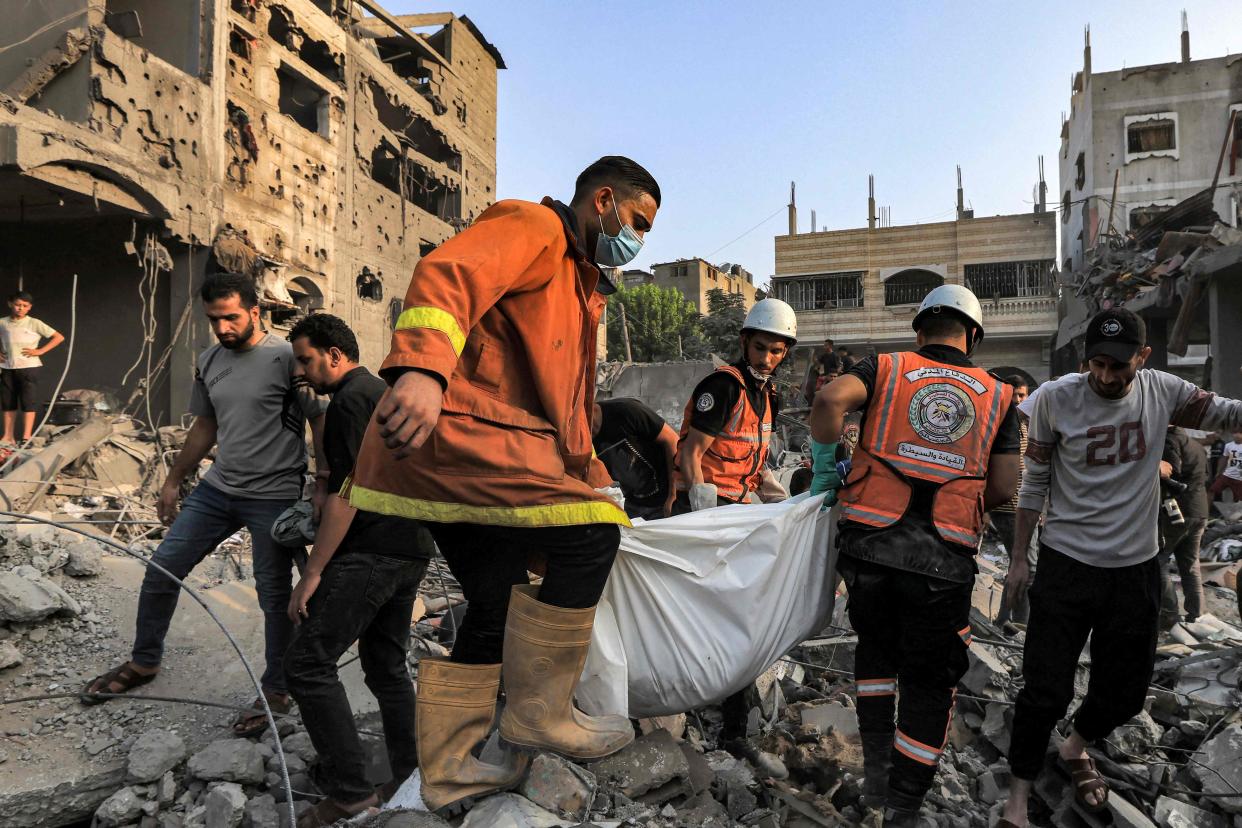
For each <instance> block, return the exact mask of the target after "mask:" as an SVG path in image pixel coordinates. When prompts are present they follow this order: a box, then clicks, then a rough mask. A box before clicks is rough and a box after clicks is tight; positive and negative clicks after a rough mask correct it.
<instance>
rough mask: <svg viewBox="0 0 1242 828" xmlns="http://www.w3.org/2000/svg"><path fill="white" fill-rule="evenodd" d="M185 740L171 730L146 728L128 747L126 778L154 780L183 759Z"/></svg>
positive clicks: (135, 780)
mask: <svg viewBox="0 0 1242 828" xmlns="http://www.w3.org/2000/svg"><path fill="white" fill-rule="evenodd" d="M185 755H186V747H185V742H184V741H183V740H182V739H181V737H180V736H178V735H177V734H176V733H173V732H172V731H171V730H148V731H147V732H146V733H143V734H142V735H141V736H139V737H138V740H137V741H135V742H134V744H133V746H132V747H131V748H130V749H129V765H128V768H127V778H128V779H129V781H131V782H154V781H156V780H157V779H159V778H160V777H162V776H163V775H164V774H165V773H166V772H167V771H170V770H172V769H173V768H174V767H176V766H177V764H179V763H180V762H181V761H182V760H183V759H185Z"/></svg>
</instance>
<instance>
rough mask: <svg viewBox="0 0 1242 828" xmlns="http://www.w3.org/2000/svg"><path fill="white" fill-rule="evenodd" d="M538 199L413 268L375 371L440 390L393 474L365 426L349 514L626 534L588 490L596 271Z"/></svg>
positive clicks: (504, 210)
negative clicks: (400, 374)
mask: <svg viewBox="0 0 1242 828" xmlns="http://www.w3.org/2000/svg"><path fill="white" fill-rule="evenodd" d="M553 204H554V202H553V201H552V200H551V199H546V198H545V199H544V200H543V203H542V204H534V203H532V202H526V201H500V202H497V203H496V204H494V205H493V206H491V207H490V208H488V209H487V210H486V211H485V212H484V213H483V214H482V215H481V216H479V218H478V219H477V220H476V221H475V222H474V224H473V225H471V226H470V227H469V228H468V229H466V230H465V231H463V232H462V233H460V234H459V235H457V236H455V237H453V238H452V239H449V240H448V241H446V242H445V243H444V244H442V245H440V247H438V248H437V249H436V250H435V251H433V252H432V253H430V254H428V255H427V256H426V257H424V258H423V259H422V261H420V262H419V263H418V266H417V267H416V268H415V270H414V276H413V279H412V280H411V281H410V287H409V290H408V291H407V292H406V295H405V309H404V311H403V312H402V313H401V316H400V317H399V318H398V320H397V324H396V326H395V329H394V331H393V334H392V348H391V350H390V351H389V354H388V357H387V358H386V359H385V360H384V364H383V366H382V367H381V369H380V370H381V372H382V373H383V372H387V371H388V369H393V368H415V369H418V370H421V371H424V372H426V373H429V374H432V375H433V376H435V377H437V378H439V379H440V380H441V382H442V383H443V384H444V385H445V391H444V404H443V409H442V411H441V414H440V419H439V421H438V422H437V423H436V426H435V429H434V430H433V431H432V433H431V436H430V437H429V438H428V439H427V441H426V442H425V443H423V445H422V446H420V447H419V448H418V449H417V450H415V451H414V453H413V454H412V455H411V456H409V457H407V458H406V459H404V460H402V461H400V462H398V461H395V460H393V458H392V454H391V453H390V452H389V450H388V449H387V448H385V446H384V444H383V441H382V440H381V439H380V436H379V433H378V428H377V426H376V423H375V421H372V422H371V425H370V427H369V428H368V429H367V433H366V436H365V438H364V439H363V443H362V447H361V449H360V450H359V453H358V460H357V465H356V467H355V469H354V473H353V475H352V476H351V479H350V481H349V482H348V483H347V484H346V486H345V487H344V488H343V489H342V494H343V495H345V496H347V497H348V498H349V502H350V503H351V504H352V505H354V506H356V507H358V508H360V509H365V510H367V511H371V512H381V513H383V514H389V515H399V516H401V517H407V518H414V519H416V520H423V521H431V522H438V523H483V524H490V525H500V526H568V525H577V524H588V523H616V524H622V525H627V526H628V525H629V520H628V518H626V515H625V512H623V511H622V510H621V509H620V508H618V507H617V505H616V503H614V502H613V501H612V499H611V498H609V497H607V496H606V495H603V494H600V493H598V492H596V491H595V489H597V488H600V487H604V486H608V485H609V481H610V477H609V475H608V472H607V471H606V470H605V468H604V464H603V463H601V462H600V461H599V460H598V459H596V457H595V453H594V450H593V449H592V446H591V425H590V423H591V411H592V406H593V405H594V401H595V343H596V330H597V328H596V326H597V325H598V324H599V317H600V314H601V312H602V310H603V306H604V297H603V296H602V295H601V294H600V293H598V292H596V289H595V288H596V285H597V284H598V283H599V280H600V278H601V276H600V272H599V270H598V269H597V268H596V267H595V265H594V264H592V263H591V262H589V261H588V260H587V258H586V256H585V255H584V253H583V251H582V249H581V247H580V245H579V242H578V240H577V239H576V237H575V236H574V232H575V231H574V230H572V229H571V228H570V226H569V225H568V224H566V223H565V221H563V220H562V218H561V216H560V214H558V212H557V211H556V209H554V207H553Z"/></svg>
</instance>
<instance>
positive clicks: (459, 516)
mask: <svg viewBox="0 0 1242 828" xmlns="http://www.w3.org/2000/svg"><path fill="white" fill-rule="evenodd" d="M349 503H350V505H351V506H355V507H357V508H359V509H363V510H365V511H368V512H379V513H380V514H384V515H392V516H394V517H403V518H410V519H411V520H425V521H430V522H432V523H482V524H486V525H488V526H532V527H537V526H585V525H586V524H590V523H615V524H617V525H618V526H629V525H630V519H629V518H628V517H626V515H625V512H623V511H621V509H620V508H619V507H618V506H617V504H615V503H612V502H611V501H610V502H607V503H605V502H603V501H596V500H590V501H586V502H582V503H552V504H548V505H546V506H471V505H469V504H466V503H447V502H444V501H439V500H420V499H419V498H414V497H402V496H401V495H397V494H393V493H391V492H381V491H377V490H376V489H368V488H366V487H365V486H359V485H358V484H357V483H353V484H351V485H350V486H349Z"/></svg>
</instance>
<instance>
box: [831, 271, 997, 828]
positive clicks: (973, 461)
mask: <svg viewBox="0 0 1242 828" xmlns="http://www.w3.org/2000/svg"><path fill="white" fill-rule="evenodd" d="M914 330H915V331H916V332H917V334H916V339H917V343H918V350H917V351H905V352H901V353H893V354H881V355H879V356H877V357H872V358H868V359H865V360H862V361H861V362H859V363H858V364H857V365H855V366H854V367H853V368H851V369H850V370H849V371H848V372H847V373H845V374H843V375H842V376H841V377H839V378H838V379H836V380H834V381H833V382H832V383H830V384H829V385H827V386H825V387H824V388H822V389H821V390H820V391H819V393H818V394H816V396H815V400H814V403H813V405H812V409H811V438H812V446H811V449H812V470H813V472H814V478H813V480H812V484H811V492H812V493H813V494H818V493H825V494H826V499H825V502H826V503H829V504H830V503H832V502H834V501H835V500H836V499H837V498H838V497H839V500H840V504H841V524H840V528H839V532H838V538H839V543H840V557H839V562H838V566H839V569H840V572H841V575H842V577H843V578H844V579H845V583H846V586H847V588H848V590H849V615H850V622H851V623H852V624H853V626H854V629H855V631H856V632H857V633H858V647H857V650H856V652H855V685H856V690H857V696H858V724H859V730H860V731H861V733H862V742H863V760H864V768H865V776H864V783H863V795H864V805H866V806H867V807H871V808H880V807H883V808H884V824H885V825H892V826H906V825H910V826H913V825H915V824H917V820H918V812H919V806H920V804H921V803H922V801H923V797H924V795H925V794H926V793H927V790H928V788H930V787H931V784H932V779H933V777H934V776H935V774H936V764H937V762H938V761H939V759H940V755H941V752H942V751H943V750H944V746H945V742H946V740H947V737H948V730H949V720H950V717H951V715H952V710H953V696H954V693H955V688H956V687H957V683H958V681H959V680H960V679H961V677H962V676H963V675H964V674H965V672H966V669H967V667H968V659H967V648H968V647H969V646H970V593H971V588H972V586H973V584H974V576H975V571H976V570H975V561H974V555H975V553H976V551H977V550H978V547H979V542H980V539H981V537H982V534H983V522H984V511H985V509H987V508H991V507H992V506H996V505H999V504H1001V503H1004V502H1006V501H1007V500H1008V499H1009V498H1010V497H1011V496H1012V495H1013V492H1014V489H1015V488H1016V486H1017V481H1018V450H1019V444H1020V435H1019V431H1018V421H1017V416H1016V414H1015V413H1014V410H1013V409H1011V406H1010V395H1011V391H1012V389H1011V388H1010V387H1009V386H1008V385H1006V384H1005V383H1004V382H1002V381H1000V380H999V379H997V378H995V377H993V376H992V375H991V374H989V373H988V372H987V371H985V370H983V369H982V368H977V367H975V366H974V365H973V364H972V363H971V361H970V359H969V358H968V357H969V354H970V353H971V351H972V350H973V348H974V346H975V345H977V344H978V343H979V341H980V340H982V339H983V312H982V308H981V307H980V305H979V300H978V299H976V298H975V295H974V294H973V293H971V292H970V291H969V290H967V289H966V288H964V287H962V286H960V285H943V286H941V287H938V288H936V289H934V290H932V291H931V292H930V293H928V294H927V297H926V299H924V300H923V303H922V306H921V307H920V308H919V312H918V314H917V315H916V316H915V317H914ZM857 409H862V410H863V422H862V429H861V436H860V439H859V441H858V446H857V448H856V449H855V450H854V453H853V456H852V462H853V468H852V469H851V470H850V472H849V476H848V478H847V479H846V480H845V482H844V485H842V481H841V479H840V477H839V476H838V474H837V471H836V464H835V460H836V449H837V443H838V441H839V440H840V437H841V424H842V418H843V417H844V416H845V415H846V414H847V413H848V412H850V411H854V410H857ZM838 489H839V490H840V492H839V495H838ZM898 690H900V696H901V703H900V705H898V704H897V695H898ZM894 716H895V717H896V721H894Z"/></svg>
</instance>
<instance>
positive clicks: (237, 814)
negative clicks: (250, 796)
mask: <svg viewBox="0 0 1242 828" xmlns="http://www.w3.org/2000/svg"><path fill="white" fill-rule="evenodd" d="M203 805H205V806H206V808H207V813H206V820H205V821H206V828H238V826H240V825H241V822H242V816H243V815H244V814H245V812H246V792H245V791H243V790H242V789H241V786H240V785H238V784H236V783H234V782H221V783H220V784H219V785H216V786H215V787H214V788H212V789H211V790H210V791H208V792H207V796H206V798H204V799H203Z"/></svg>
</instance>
